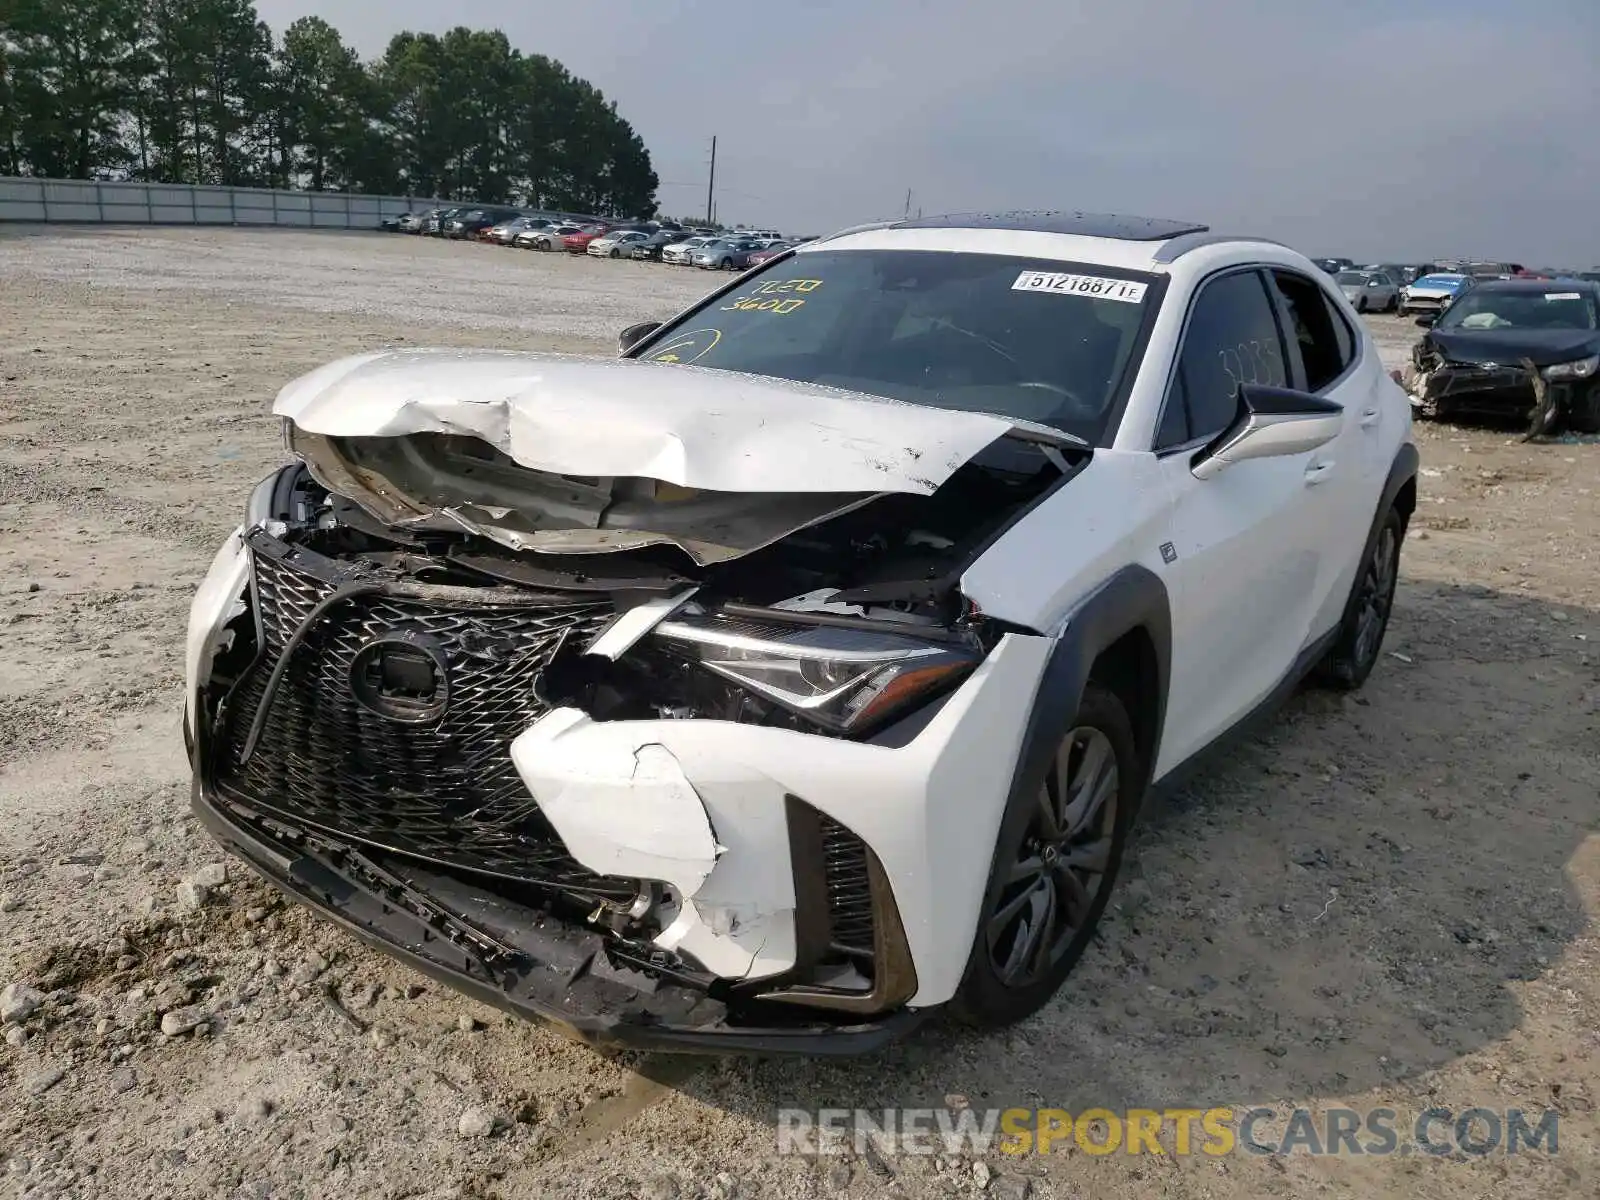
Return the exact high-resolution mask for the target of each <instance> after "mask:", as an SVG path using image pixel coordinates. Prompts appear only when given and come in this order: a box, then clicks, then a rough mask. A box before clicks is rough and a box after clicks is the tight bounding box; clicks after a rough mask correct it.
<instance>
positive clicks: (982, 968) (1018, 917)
mask: <svg viewBox="0 0 1600 1200" xmlns="http://www.w3.org/2000/svg"><path fill="white" fill-rule="evenodd" d="M1091 755H1092V756H1093V757H1091ZM1094 759H1099V760H1100V761H1101V772H1102V773H1101V774H1099V775H1096V776H1094V778H1095V779H1098V780H1099V781H1100V782H1101V784H1102V785H1103V784H1104V783H1105V781H1106V778H1107V774H1106V771H1107V768H1110V771H1109V780H1110V786H1109V794H1108V795H1106V796H1105V797H1104V799H1103V802H1101V803H1100V804H1098V805H1095V806H1092V807H1086V808H1085V809H1084V811H1083V816H1084V818H1085V820H1084V822H1083V824H1082V825H1081V826H1080V829H1079V834H1078V835H1069V836H1068V837H1066V838H1055V839H1054V840H1051V841H1045V842H1044V852H1042V853H1041V852H1040V850H1039V846H1040V843H1041V841H1042V840H1043V839H1045V838H1046V837H1047V836H1049V834H1050V833H1051V830H1050V827H1049V825H1048V824H1047V821H1048V820H1054V821H1055V822H1056V828H1055V832H1056V833H1059V832H1060V831H1061V829H1062V828H1063V823H1062V821H1061V817H1062V816H1063V815H1064V814H1066V813H1070V812H1071V810H1072V809H1074V808H1078V807H1079V805H1077V804H1076V803H1074V802H1073V800H1074V793H1077V794H1078V795H1082V794H1083V793H1085V792H1091V791H1093V790H1094V789H1092V788H1091V787H1089V786H1088V783H1087V782H1085V783H1084V786H1083V787H1082V789H1081V790H1080V789H1078V788H1075V787H1074V786H1073V784H1074V783H1076V782H1083V781H1084V777H1086V776H1089V775H1091V774H1092V772H1093V768H1094ZM1063 775H1064V776H1065V778H1066V782H1067V786H1066V787H1065V789H1063V787H1062V786H1061V782H1060V781H1061V779H1062V776H1063ZM1145 776H1146V771H1145V769H1144V764H1143V763H1142V762H1141V761H1140V758H1139V752H1138V749H1137V746H1136V743H1135V741H1134V737H1133V725H1132V723H1131V722H1130V721H1129V719H1128V713H1127V710H1126V709H1125V708H1124V707H1123V705H1122V701H1120V700H1119V699H1117V697H1116V696H1115V695H1114V694H1113V693H1111V692H1109V691H1107V690H1105V689H1104V688H1102V687H1100V686H1099V685H1097V684H1094V683H1090V684H1087V685H1086V686H1085V687H1084V691H1083V699H1082V701H1081V702H1080V703H1079V705H1078V714H1077V716H1076V717H1075V718H1074V719H1073V722H1072V727H1071V728H1070V729H1069V730H1067V731H1066V733H1065V735H1064V736H1063V737H1062V739H1061V742H1060V743H1059V748H1058V749H1057V751H1056V752H1055V753H1054V754H1052V755H1051V756H1050V760H1049V763H1048V764H1047V765H1046V767H1045V771H1044V777H1043V778H1041V779H1039V780H1038V781H1037V783H1036V784H1033V785H1031V786H1026V787H1023V788H1021V789H1019V790H1018V793H1017V794H1016V795H1015V796H1013V797H1012V800H1011V803H1010V804H1009V805H1008V806H1007V808H1006V812H1005V816H1004V817H1002V818H1001V822H1000V834H999V837H998V838H996V841H995V852H994V858H993V861H992V862H991V864H990V868H989V884H988V887H987V888H986V889H985V891H984V898H983V906H982V908H981V910H980V912H981V915H980V917H979V920H978V928H977V930H976V932H975V934H974V936H973V942H972V951H971V955H970V957H969V958H968V961H967V970H966V975H965V977H964V978H963V979H962V981H961V986H960V988H959V989H958V990H957V992H956V995H955V997H954V998H953V999H952V1000H951V1002H950V1008H951V1012H952V1014H953V1015H954V1016H955V1017H956V1019H957V1020H959V1021H961V1022H963V1023H964V1024H967V1025H973V1026H977V1027H980V1028H994V1027H997V1026H1001V1025H1009V1024H1011V1023H1012V1022H1014V1021H1020V1020H1022V1019H1023V1018H1024V1017H1027V1016H1029V1015H1031V1014H1032V1013H1035V1012H1037V1011H1038V1010H1039V1009H1040V1008H1042V1007H1043V1006H1044V1005H1045V1004H1046V1003H1047V1002H1048V1001H1049V1000H1050V997H1051V996H1053V995H1055V993H1056V990H1057V989H1058V988H1059V987H1060V986H1061V984H1062V981H1063V980H1065V979H1066V977H1067V976H1068V975H1069V974H1070V973H1071V971H1072V968H1073V966H1074V965H1075V964H1076V963H1077V961H1078V959H1079V958H1081V957H1082V956H1083V951H1084V949H1085V947H1087V946H1088V944H1089V939H1090V938H1091V937H1093V936H1094V930H1095V926H1096V925H1097V924H1098V923H1099V921H1100V916H1101V914H1102V913H1103V912H1104V911H1105V907H1106V902H1107V901H1108V900H1109V899H1110V897H1111V888H1112V884H1113V883H1114V882H1115V881H1116V875H1117V868H1118V867H1119V866H1120V865H1121V862H1122V855H1123V851H1124V849H1125V848H1126V846H1127V843H1128V833H1129V830H1130V829H1131V828H1132V825H1133V814H1134V813H1135V812H1136V811H1137V809H1138V806H1139V801H1140V799H1141V795H1140V793H1141V792H1142V790H1143V787H1144V780H1145ZM1045 803H1050V804H1051V805H1052V816H1051V817H1049V818H1047V817H1046V813H1045ZM1063 806H1064V807H1063ZM1084 835H1093V836H1092V841H1089V842H1088V843H1084V842H1083V841H1082V837H1083V836H1084ZM1086 844H1087V845H1092V846H1094V847H1096V848H1097V849H1096V852H1095V853H1094V854H1092V855H1090V854H1086V853H1085V846H1086ZM1064 847H1065V849H1064ZM1073 850H1075V851H1076V853H1073ZM1069 855H1071V857H1072V858H1073V859H1077V860H1080V861H1081V863H1082V865H1083V866H1084V868H1085V870H1084V871H1083V872H1082V874H1081V875H1080V873H1079V872H1078V871H1075V870H1074V869H1073V866H1072V865H1071V863H1070V862H1069ZM1091 863H1092V864H1093V867H1098V868H1099V869H1098V870H1095V869H1093V867H1091V866H1090V864H1091ZM1029 864H1031V866H1030V865H1029ZM1019 871H1023V872H1026V874H1024V875H1019V874H1017V873H1018V872H1019ZM1071 881H1075V882H1076V887H1075V888H1074V886H1073V882H1071ZM1067 889H1073V894H1074V895H1075V897H1076V907H1077V912H1076V913H1075V914H1074V913H1072V912H1070V911H1068V910H1066V909H1065V908H1064V907H1063V906H1062V905H1061V903H1060V901H1061V898H1062V894H1063V891H1064V890H1067ZM1041 909H1042V911H1041ZM1030 917H1036V918H1038V919H1037V921H1030V920H1029V918H1030ZM1030 927H1031V928H1033V929H1038V930H1040V931H1041V933H1042V937H1040V938H1039V939H1037V940H1035V939H1031V938H1030V937H1029V934H1030ZM1030 946H1032V947H1033V949H1032V950H1031V951H1030V950H1029V947H1030ZM1019 951H1020V954H1019ZM1019 957H1020V958H1021V960H1022V961H1021V962H1020V963H1019V962H1018V959H1019ZM1028 958H1035V959H1036V961H1034V962H1033V963H1031V964H1030V963H1028V962H1027V961H1026V960H1027V959H1028Z"/></svg>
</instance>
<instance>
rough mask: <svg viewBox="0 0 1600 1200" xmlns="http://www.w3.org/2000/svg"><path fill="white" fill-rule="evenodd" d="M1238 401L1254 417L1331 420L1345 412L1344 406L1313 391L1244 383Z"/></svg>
mask: <svg viewBox="0 0 1600 1200" xmlns="http://www.w3.org/2000/svg"><path fill="white" fill-rule="evenodd" d="M1239 399H1240V400H1241V401H1243V402H1244V406H1245V407H1246V408H1247V409H1248V410H1249V412H1250V414H1251V415H1252V416H1257V417H1304V416H1315V417H1331V416H1336V415H1337V414H1339V413H1342V412H1343V411H1344V405H1342V404H1340V403H1339V402H1338V401H1337V400H1329V399H1327V398H1326V397H1323V396H1319V395H1317V394H1316V393H1315V392H1307V391H1302V390H1301V389H1299V388H1281V387H1269V386H1267V385H1266V384H1263V383H1246V384H1241V385H1240V387H1239Z"/></svg>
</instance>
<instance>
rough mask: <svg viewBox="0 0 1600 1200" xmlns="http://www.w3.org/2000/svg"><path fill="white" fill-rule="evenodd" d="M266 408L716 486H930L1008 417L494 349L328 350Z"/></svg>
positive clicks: (730, 375) (538, 462)
mask: <svg viewBox="0 0 1600 1200" xmlns="http://www.w3.org/2000/svg"><path fill="white" fill-rule="evenodd" d="M273 412H275V413H276V414H278V415H279V416H283V417H288V418H289V419H290V420H291V421H293V422H294V423H295V425H296V426H298V427H299V428H300V429H302V430H305V431H306V432H308V433H319V434H323V435H325V436H328V437H341V438H343V437H394V436H401V435H405V434H414V433H444V434H465V435H468V436H471V437H476V438H480V439H482V440H483V441H485V442H488V443H489V444H490V445H492V446H494V447H495V448H496V449H499V450H501V451H503V452H504V453H505V454H507V455H509V456H510V457H511V458H513V459H515V460H516V461H517V462H519V463H521V464H522V465H523V466H525V467H531V468H533V469H534V470H538V471H551V472H556V473H559V474H568V475H586V476H595V477H614V476H642V477H646V478H650V479H660V480H664V481H666V482H668V483H675V484H678V485H679V486H680V487H692V488H703V489H707V490H712V491H729V492H738V491H746V492H910V493H920V494H924V495H927V494H931V493H932V492H933V491H934V490H935V489H936V488H937V487H938V486H939V485H940V484H941V483H943V482H944V481H945V480H946V479H948V478H949V477H950V475H951V474H952V473H953V472H954V471H955V470H956V469H957V468H959V467H960V466H961V465H962V464H963V463H965V462H966V461H967V460H968V459H970V458H971V457H972V456H973V455H975V454H977V453H978V451H980V450H982V449H983V448H984V447H985V446H987V445H989V444H990V443H991V442H993V441H994V440H995V439H996V438H998V437H1001V436H1003V435H1004V434H1005V433H1006V432H1007V431H1008V430H1010V429H1011V428H1013V425H1012V423H1011V422H1009V421H1007V420H1006V419H1005V418H1003V417H997V416H990V415H988V414H984V413H969V412H955V411H950V410H945V409H935V408H925V407H923V406H921V405H916V404H904V403H901V402H899V401H894V400H885V399H879V398H877V397H873V396H866V395H862V394H860V393H855V392H847V391H841V390H839V389H836V388H828V387H822V386H819V385H814V384H801V383H792V382H790V381H788V380H781V379H771V378H767V377H765V376H756V375H741V374H738V373H735V372H729V371H716V370H711V369H709V368H701V367H692V366H683V365H676V364H669V363H652V362H640V361H636V360H632V359H593V358H583V357H579V356H576V355H556V354H534V353H523V352H516V351H494V350H387V351H381V352H379V353H376V354H364V355H358V356H356V357H353V358H346V359H341V360H339V361H337V362H333V363H329V364H328V365H327V366H324V367H319V368H318V369H317V370H315V371H312V372H311V373H310V374H308V375H304V376H301V377H300V378H299V379H296V380H294V381H293V382H292V383H290V384H288V385H287V386H286V387H284V388H283V390H282V391H280V392H279V393H278V399H277V402H276V404H274V405H273Z"/></svg>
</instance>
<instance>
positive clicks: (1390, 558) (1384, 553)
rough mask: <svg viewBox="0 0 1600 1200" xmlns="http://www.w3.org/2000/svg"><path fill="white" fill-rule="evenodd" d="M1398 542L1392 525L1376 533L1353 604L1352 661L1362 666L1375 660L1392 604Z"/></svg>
mask: <svg viewBox="0 0 1600 1200" xmlns="http://www.w3.org/2000/svg"><path fill="white" fill-rule="evenodd" d="M1399 565H1400V538H1399V535H1398V534H1396V533H1395V530H1394V526H1393V525H1385V526H1384V527H1383V529H1382V530H1381V531H1380V532H1379V533H1378V544H1377V545H1376V546H1374V547H1373V548H1372V557H1371V558H1370V559H1368V560H1367V566H1366V570H1365V571H1364V572H1363V574H1362V577H1361V596H1360V598H1359V599H1358V600H1357V601H1356V603H1357V606H1358V607H1357V609H1356V661H1357V662H1358V663H1360V664H1362V665H1363V666H1365V665H1366V664H1368V663H1370V662H1372V661H1373V660H1374V659H1375V658H1377V656H1378V647H1379V646H1380V645H1381V644H1382V643H1383V631H1384V629H1385V627H1386V626H1387V625H1388V624H1389V609H1390V607H1391V606H1392V605H1393V604H1394V587H1395V579H1396V576H1397V575H1398V574H1399Z"/></svg>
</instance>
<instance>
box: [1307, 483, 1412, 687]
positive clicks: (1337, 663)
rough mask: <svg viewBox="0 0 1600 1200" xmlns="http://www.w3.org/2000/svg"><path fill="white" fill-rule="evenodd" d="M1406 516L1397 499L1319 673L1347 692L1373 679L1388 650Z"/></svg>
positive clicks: (1358, 577)
mask: <svg viewBox="0 0 1600 1200" xmlns="http://www.w3.org/2000/svg"><path fill="white" fill-rule="evenodd" d="M1405 536H1406V520H1405V518H1404V517H1403V516H1401V515H1400V510H1399V509H1397V508H1395V507H1394V506H1393V505H1390V506H1389V511H1388V512H1386V513H1384V514H1383V522H1382V523H1381V524H1380V525H1379V526H1378V533H1377V536H1376V537H1374V538H1373V539H1372V545H1371V546H1369V547H1368V548H1367V549H1366V550H1365V552H1364V556H1363V558H1362V560H1361V567H1360V569H1359V570H1358V571H1357V572H1356V579H1355V583H1354V584H1352V585H1351V588H1350V599H1349V600H1348V601H1346V602H1345V607H1344V618H1343V620H1341V621H1340V623H1339V634H1338V637H1337V638H1336V639H1335V641H1334V643H1333V645H1332V646H1331V647H1330V648H1329V650H1328V653H1327V656H1326V657H1325V658H1324V659H1323V660H1322V662H1321V663H1320V664H1319V665H1318V669H1317V676H1318V679H1319V680H1320V681H1321V682H1322V683H1324V684H1325V685H1327V686H1328V687H1332V688H1334V689H1336V690H1338V691H1341V692H1353V691H1355V690H1356V689H1357V688H1359V687H1360V686H1361V685H1362V684H1363V683H1365V682H1366V681H1367V676H1368V675H1371V674H1372V668H1373V667H1374V666H1376V665H1377V663H1378V655H1379V654H1381V653H1382V652H1383V635H1384V631H1385V630H1387V629H1388V628H1389V614H1390V612H1391V611H1392V610H1393V608H1394V589H1395V584H1396V582H1398V580H1399V575H1400V544H1401V543H1402V542H1403V541H1405Z"/></svg>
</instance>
